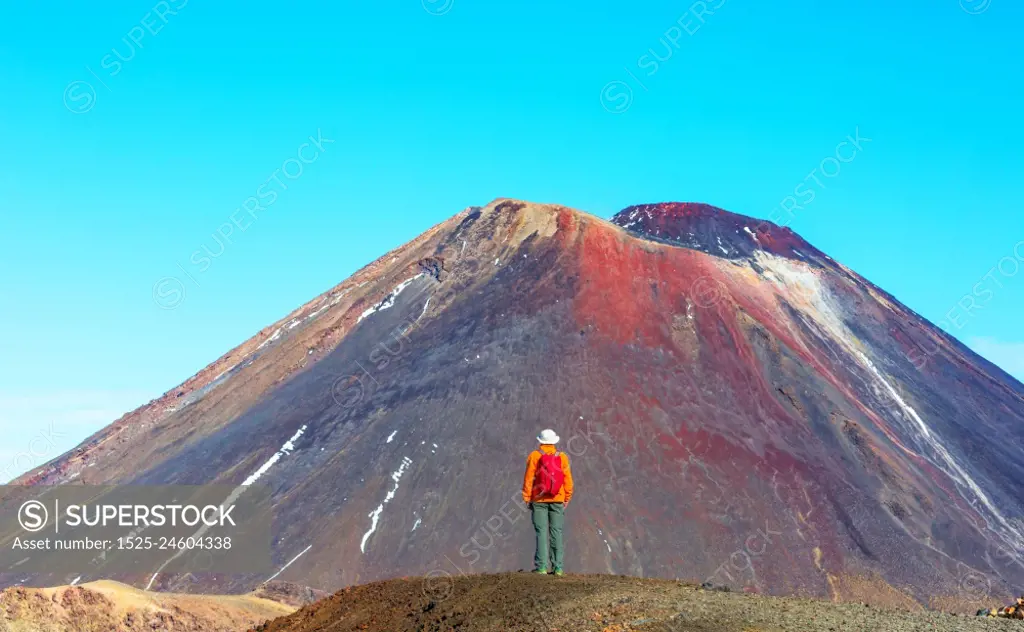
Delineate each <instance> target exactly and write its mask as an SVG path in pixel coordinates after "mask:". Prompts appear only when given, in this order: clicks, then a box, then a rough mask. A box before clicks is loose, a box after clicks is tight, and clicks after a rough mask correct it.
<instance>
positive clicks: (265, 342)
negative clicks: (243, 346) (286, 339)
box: [256, 327, 283, 351]
mask: <svg viewBox="0 0 1024 632" xmlns="http://www.w3.org/2000/svg"><path fill="white" fill-rule="evenodd" d="M282 329H283V327H278V328H277V331H275V332H274V335H272V336H271V337H269V338H267V339H266V340H264V341H263V343H262V344H261V345H260V346H258V347H256V350H257V351H259V350H260V349H262V348H263V347H265V346H267V345H269V344H270V343H272V342H274V341H275V340H277V339H278V338H280V337H281V330H282Z"/></svg>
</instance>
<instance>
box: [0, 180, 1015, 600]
mask: <svg viewBox="0 0 1024 632" xmlns="http://www.w3.org/2000/svg"><path fill="white" fill-rule="evenodd" d="M616 224H617V225H616ZM179 392H182V393H184V395H183V396H181V397H177V394H178V393H179ZM1022 422H1024V387H1022V386H1021V385H1020V384H1019V383H1017V382H1016V381H1015V380H1013V379H1012V378H1010V377H1009V376H1007V375H1006V374H1005V373H1003V372H1002V371H1000V370H999V369H997V368H995V367H994V366H992V365H991V364H989V363H988V362H986V361H984V360H982V359H981V358H979V357H978V356H976V355H975V354H973V353H972V352H970V351H969V350H967V349H966V348H965V347H963V346H962V345H960V344H959V343H957V342H956V341H954V340H952V339H951V338H949V337H948V336H946V335H945V334H944V333H942V332H941V331H939V330H938V329H937V328H935V327H934V326H932V325H931V324H930V323H928V322H926V321H924V320H923V319H921V318H920V317H918V316H917V315H916V314H914V313H913V312H912V311H910V310H908V309H907V308H906V307H904V306H903V305H901V304H900V303H898V302H897V301H896V300H895V299H894V298H892V297H891V296H889V295H887V294H886V293H884V292H882V291H881V290H879V289H878V288H876V287H875V286H873V285H872V284H870V283H869V282H867V281H866V280H864V279H862V278H861V277H859V276H857V275H856V274H855V273H853V272H852V271H850V270H848V269H846V268H845V267H843V266H842V265H841V264H839V263H837V262H834V261H832V260H831V259H829V258H828V257H827V256H825V255H824V254H822V253H820V252H819V251H818V250H816V249H815V248H813V247H812V246H810V245H809V244H807V243H806V242H804V241H803V240H802V239H800V238H799V237H798V236H797V235H795V234H794V233H792V232H791V231H789V230H788V229H783V228H778V227H776V226H774V225H770V224H766V223H762V222H758V221H756V220H752V219H749V218H744V217H742V216H739V215H734V214H731V213H726V212H724V211H720V210H718V209H714V208H713V207H709V206H705V205H691V204H659V205H647V206H641V207H632V208H630V209H626V210H625V211H623V212H622V213H620V214H618V215H617V216H616V218H615V220H614V223H610V222H606V221H603V220H601V219H598V218H596V217H592V216H589V215H586V214H583V213H579V212H576V211H573V210H570V209H567V208H564V207H558V206H542V205H534V204H528V203H524V202H517V201H514V200H500V201H496V202H494V203H492V204H490V205H488V206H486V207H484V208H471V209H467V210H466V211H464V212H463V213H460V214H459V215H456V216H455V217H453V218H452V219H450V220H448V221H447V222H444V223H443V224H440V225H438V226H436V227H434V228H433V229H431V230H430V231H428V232H427V233H425V234H424V235H422V236H421V237H419V238H417V239H416V240H414V241H413V242H410V243H409V244H407V245H405V246H403V247H402V248H399V249H397V250H395V251H393V252H391V253H388V254H387V255H385V256H384V257H382V258H380V259H378V260H377V261H375V262H374V263H372V264H370V265H369V266H367V267H366V268H364V269H363V270H361V271H359V272H358V273H356V274H355V275H353V276H352V277H351V278H350V279H348V280H346V281H345V282H344V283H342V284H341V285H339V286H338V287H336V288H334V289H333V290H331V291H330V292H328V293H327V294H324V295H323V296H321V297H318V298H316V299H314V300H313V301H311V302H310V303H308V304H306V305H304V306H302V307H301V308H299V309H298V310H296V311H295V312H293V313H292V314H289V315H288V316H287V317H286V318H284V319H283V320H281V321H280V322H278V323H276V324H274V325H272V326H271V327H268V328H267V329H265V330H264V331H263V332H261V333H260V334H259V335H258V336H256V337H255V338H253V339H252V340H250V341H248V342H246V343H245V344H243V345H242V346H240V347H239V348H237V349H235V350H233V351H231V352H230V353H229V354H228V355H226V356H224V357H223V358H221V359H219V360H218V361H217V362H215V363H214V364H212V365H211V366H209V367H207V368H206V369H204V370H203V371H201V372H200V373H199V374H198V375H196V376H195V377H194V378H192V379H190V380H189V381H187V382H186V383H185V384H183V385H181V386H179V387H178V388H175V389H173V390H172V391H170V392H169V394H168V395H167V396H165V397H163V398H161V399H159V400H156V401H154V402H151V403H150V404H149V405H148V406H146V407H143V408H142V409H139V410H138V411H135V412H133V413H131V414H129V415H126V416H125V417H123V418H122V419H120V420H118V421H117V422H115V423H114V424H113V425H111V426H110V427H108V428H107V429H105V430H104V431H102V432H100V433H98V434H97V435H96V436H95V437H93V438H91V439H90V440H89V441H87V442H86V443H85V444H83V446H81V447H80V448H78V449H76V450H75V451H73V452H71V453H69V454H67V455H65V456H64V457H61V458H60V459H58V460H56V461H54V462H53V463H50V464H48V465H47V466H45V467H43V468H40V469H38V470H36V471H35V472H32V473H30V474H29V475H26V476H25V477H23V479H21V482H23V483H30V484H58V483H61V482H65V481H68V480H69V479H70V478H71V477H77V478H76V479H75V480H76V481H77V480H81V481H84V482H87V483H110V482H133V483H206V482H221V483H233V484H238V483H241V482H242V481H243V480H245V479H246V478H247V477H250V476H251V475H253V473H254V472H256V471H258V470H259V469H260V467H261V466H262V465H263V464H265V463H267V462H268V461H270V460H271V459H272V458H275V454H278V453H279V452H280V455H279V456H278V457H277V458H276V460H275V461H274V463H273V465H272V467H270V468H269V469H267V470H266V471H265V473H263V474H262V476H260V478H259V482H260V484H265V485H267V486H269V487H270V488H271V489H272V490H273V493H274V498H275V501H276V507H275V508H276V513H277V515H276V523H275V524H276V525H277V533H276V534H275V535H276V538H275V543H276V545H275V546H276V551H275V554H276V557H277V559H278V560H279V561H280V564H281V565H282V566H284V565H285V564H286V563H287V562H289V561H290V560H293V559H294V558H296V556H298V555H299V554H300V553H303V552H305V553H304V554H303V555H302V556H301V557H298V558H297V559H294V561H293V563H292V564H291V565H290V566H288V568H287V570H286V571H285V572H284V573H282V574H281V576H280V578H279V579H281V580H286V581H290V582H295V583H298V584H302V585H309V586H313V587H316V588H320V589H328V590H329V589H335V588H338V587H341V586H345V585H349V584H353V583H358V582H366V581H369V580H374V579H380V578H387V577H394V576H401V575H428V577H429V576H431V575H430V574H431V573H434V575H433V576H442V575H443V574H449V573H450V574H457V573H477V572H483V571H496V570H506V569H517V568H527V567H528V566H529V564H530V559H531V556H532V543H531V540H532V533H531V528H530V526H529V520H528V514H527V513H526V512H525V511H524V510H523V508H522V507H521V506H520V503H519V501H517V498H518V493H519V492H518V490H519V487H520V482H521V476H522V469H523V465H524V462H525V456H526V454H527V452H528V451H529V450H530V449H532V448H533V447H534V444H533V437H534V436H535V434H536V432H537V431H538V430H539V429H541V428H543V427H552V428H555V429H556V430H557V431H558V432H559V434H561V436H562V437H563V443H562V447H563V449H564V450H566V451H567V452H568V453H569V454H570V456H571V458H572V460H573V473H574V477H575V479H576V486H577V495H576V497H575V499H574V502H573V504H572V506H571V507H570V508H569V511H568V513H567V529H568V536H567V539H568V543H569V544H568V556H567V561H568V567H569V569H570V570H572V571H583V572H595V573H620V574H635V575H644V576H653V577H668V578H674V577H685V578H692V579H695V580H697V582H698V583H699V582H702V581H706V582H710V583H711V584H712V585H714V586H729V587H730V588H732V589H734V590H746V591H760V592H773V593H795V592H806V593H811V594H816V595H822V596H835V597H842V598H848V599H861V600H867V599H866V598H865V595H876V594H880V592H884V591H889V593H887V594H890V593H891V594H892V595H898V594H900V592H903V593H907V594H909V595H911V596H913V597H914V598H916V599H918V600H921V601H928V600H929V599H930V598H932V597H934V596H936V595H939V596H948V597H949V598H951V599H954V598H958V597H965V595H966V597H973V598H976V597H977V596H979V595H980V594H981V593H985V592H991V593H994V594H1001V595H1007V594H1008V589H1007V584H1008V583H1013V582H1021V581H1024V570H1022V566H1021V563H1020V555H1021V550H1022V544H1024V533H1022V532H1024V529H1022V527H1021V523H1020V516H1021V515H1022V512H1024V506H1022V497H1021V494H1020V492H1019V490H1020V489H1022V488H1024V449H1022V447H1024V446H1022V439H1021V432H1020V429H1021V428H1022V427H1024V425H1022ZM300 429H301V430H302V432H301V434H299V433H298V431H299V430H300ZM996 438H1001V439H1000V440H1001V441H1004V442H1005V448H1006V449H1003V450H993V449H992V444H993V441H994V440H995V439H996ZM289 439H292V441H291V444H290V445H291V447H292V449H288V450H284V449H283V448H282V446H283V445H284V444H285V443H286V442H288V441H289ZM17 579H22V577H17ZM125 579H132V578H125ZM148 579H149V576H148V575H146V576H145V577H140V578H135V581H136V582H143V583H145V581H148ZM266 579H267V578H266V577H225V576H211V577H199V578H192V579H190V581H192V580H195V581H197V582H198V584H197V585H196V586H194V587H192V588H188V587H183V586H181V585H180V582H181V581H182V580H181V578H178V577H174V576H163V575H161V576H158V578H157V581H156V583H155V587H161V588H165V589H176V590H186V589H188V590H218V591H228V590H233V591H242V590H250V589H252V588H254V587H255V586H256V585H258V584H259V583H261V582H263V581H264V580H266ZM6 581H7V582H13V581H16V580H15V578H14V577H13V576H10V575H9V576H6ZM31 581H38V582H39V583H43V584H47V583H49V584H55V583H61V579H56V580H54V579H53V578H49V579H48V578H33V579H32V580H31Z"/></svg>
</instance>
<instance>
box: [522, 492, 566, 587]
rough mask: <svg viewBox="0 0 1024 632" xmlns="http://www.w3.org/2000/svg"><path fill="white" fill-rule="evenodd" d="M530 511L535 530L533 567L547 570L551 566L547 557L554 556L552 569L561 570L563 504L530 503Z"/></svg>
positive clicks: (562, 557) (563, 553) (563, 557)
mask: <svg viewBox="0 0 1024 632" xmlns="http://www.w3.org/2000/svg"><path fill="white" fill-rule="evenodd" d="M530 513H531V514H532V515H533V530H534V531H536V532H537V552H536V553H534V555H533V568H534V569H535V570H548V569H550V568H551V564H550V563H549V558H554V560H555V564H554V570H556V571H560V570H562V562H563V561H564V559H565V547H564V546H563V545H562V528H563V527H564V526H565V505H564V504H563V503H530ZM549 544H550V548H549Z"/></svg>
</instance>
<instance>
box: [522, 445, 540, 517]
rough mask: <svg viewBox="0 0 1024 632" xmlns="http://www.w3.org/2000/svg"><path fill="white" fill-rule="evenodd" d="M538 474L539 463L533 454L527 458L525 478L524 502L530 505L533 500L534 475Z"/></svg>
mask: <svg viewBox="0 0 1024 632" xmlns="http://www.w3.org/2000/svg"><path fill="white" fill-rule="evenodd" d="M536 472H537V461H535V460H534V458H533V452H531V453H530V455H529V456H528V457H526V474H525V475H524V476H523V502H524V503H527V504H529V502H530V500H532V499H533V475H534V474H535V473H536Z"/></svg>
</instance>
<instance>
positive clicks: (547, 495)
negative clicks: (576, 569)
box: [523, 429, 572, 576]
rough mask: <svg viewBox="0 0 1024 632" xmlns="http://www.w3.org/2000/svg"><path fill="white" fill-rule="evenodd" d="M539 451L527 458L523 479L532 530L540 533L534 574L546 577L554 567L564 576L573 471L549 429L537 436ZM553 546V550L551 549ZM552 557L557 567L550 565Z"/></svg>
mask: <svg viewBox="0 0 1024 632" xmlns="http://www.w3.org/2000/svg"><path fill="white" fill-rule="evenodd" d="M537 442H538V443H540V448H538V449H537V450H534V451H533V452H531V453H530V456H528V457H527V458H526V475H525V476H524V477H523V502H524V503H526V504H528V505H529V506H530V514H531V515H532V516H533V529H534V531H536V532H537V549H536V553H535V554H534V556H533V572H534V573H537V574H541V575H547V573H548V568H550V567H551V566H553V567H554V573H555V575H558V576H562V575H564V574H565V573H564V572H563V571H562V563H563V561H564V559H565V547H564V546H563V541H562V528H563V527H564V525H565V508H566V507H568V506H569V501H570V500H572V472H571V471H570V470H569V456H568V455H567V454H566V453H564V452H559V451H558V449H557V448H556V447H555V445H556V444H557V443H558V435H557V434H555V431H554V430H551V429H548V430H544V431H543V432H541V433H540V434H539V435H537ZM549 544H550V550H549ZM549 556H550V558H553V559H554V564H553V565H549V561H550V560H549Z"/></svg>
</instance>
